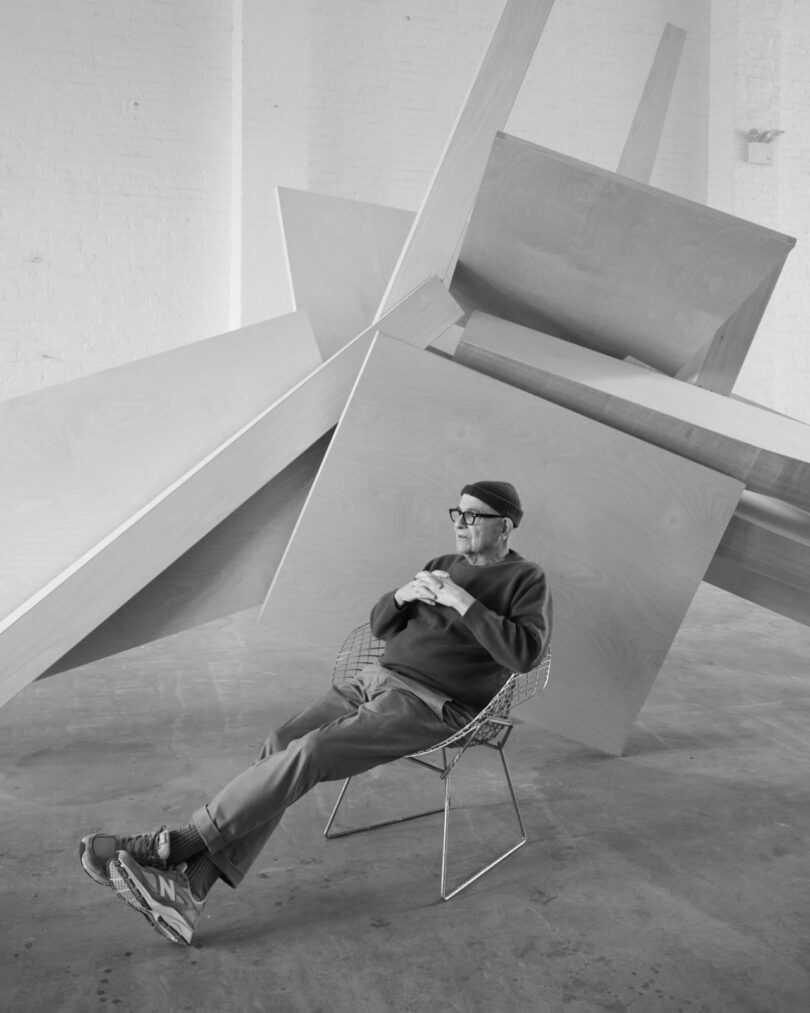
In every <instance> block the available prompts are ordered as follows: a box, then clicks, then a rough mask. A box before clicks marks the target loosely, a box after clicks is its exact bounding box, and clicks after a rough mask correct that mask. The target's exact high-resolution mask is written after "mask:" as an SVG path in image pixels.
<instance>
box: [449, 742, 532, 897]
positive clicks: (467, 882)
mask: <svg viewBox="0 0 810 1013" xmlns="http://www.w3.org/2000/svg"><path fill="white" fill-rule="evenodd" d="M493 748H497V747H493ZM497 752H498V755H499V756H500V758H501V764H502V765H503V772H504V775H505V777H506V784H507V786H508V788H509V794H510V796H511V798H512V807H513V809H514V811H515V816H516V817H517V822H518V826H519V827H520V840H519V841H518V842H517V844H513V845H512V847H511V848H509V849H508V850H507V851H504V853H503V854H502V855H500V856H499V857H498V858H496V859H494V860H493V861H491V862H490V863H489V864H488V865H485V866H484V868H483V869H480V870H479V871H478V872H476V873H475V874H474V875H472V876H470V877H469V878H468V879H465V880H464V882H463V883H460V884H459V885H458V886H456V887H455V888H454V889H452V890H449V891H448V889H447V858H448V850H449V849H448V838H449V828H450V777H451V774H448V775H447V777H446V778H445V781H444V831H443V834H442V877H441V887H440V889H441V896H442V900H450V898H451V897H455V896H456V894H458V893H461V891H462V890H464V889H465V888H466V887H468V886H470V884H471V883H474V882H475V881H476V880H477V879H480V878H481V876H483V875H484V874H485V873H487V872H489V870H490V869H494V868H495V866H496V865H499V864H500V863H501V862H502V861H503V860H504V859H505V858H508V857H509V856H510V855H512V854H514V853H515V852H516V851H517V850H518V848H522V847H523V845H524V844H525V843H526V828H525V827H524V825H523V818H522V816H521V815H520V806H519V805H518V800H517V796H516V795H515V789H514V788H513V787H512V778H511V777H510V776H509V767H508V766H507V764H506V756H505V755H504V752H503V749H500V748H498V749H497Z"/></svg>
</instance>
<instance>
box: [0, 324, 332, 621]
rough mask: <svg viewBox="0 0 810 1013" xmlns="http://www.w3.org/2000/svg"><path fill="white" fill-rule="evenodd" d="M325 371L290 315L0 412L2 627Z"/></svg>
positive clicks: (304, 328)
mask: <svg viewBox="0 0 810 1013" xmlns="http://www.w3.org/2000/svg"><path fill="white" fill-rule="evenodd" d="M320 362H321V356H320V353H319V351H318V348H317V345H316V343H315V340H314V337H313V335H312V331H311V329H310V327H309V324H308V321H307V318H306V314H304V313H297V314H290V315H289V316H285V317H280V318H278V319H277V320H275V321H268V322H266V323H263V324H257V325H255V326H253V327H247V328H244V329H242V330H241V331H235V332H232V333H230V334H225V335H220V336H218V337H216V338H211V339H208V340H206V341H200V342H194V343H192V344H190V345H185V346H183V347H181V348H177V349H173V350H172V351H170V352H165V353H163V354H160V355H154V356H150V357H148V358H144V359H140V360H138V361H136V362H132V363H129V364H127V365H125V366H119V367H116V368H115V369H109V370H105V371H103V372H101V373H95V374H93V375H91V376H87V377H83V378H82V379H80V380H75V381H73V382H71V383H65V384H61V385H59V386H57V387H50V388H47V389H45V390H42V391H38V392H36V393H34V394H30V395H25V396H23V397H19V398H14V399H12V400H9V401H4V402H3V403H2V404H0V427H2V433H3V440H2V445H1V446H0V543H1V544H2V550H1V551H0V629H2V628H3V625H2V623H3V620H4V619H5V618H6V617H8V616H9V615H10V614H11V613H13V612H14V610H15V609H17V608H19V607H20V606H21V605H22V604H23V603H24V602H26V601H28V600H29V599H30V598H31V597H32V596H34V595H36V594H37V593H38V592H39V591H41V590H42V589H43V588H45V587H46V586H47V585H48V584H49V582H50V581H53V580H56V579H58V578H59V575H60V574H61V573H63V572H64V571H65V570H66V569H67V568H68V567H70V566H71V565H72V564H74V563H75V562H76V560H78V559H79V558H80V557H81V556H82V555H83V554H84V553H86V552H89V551H92V550H93V547H94V546H96V545H97V544H99V543H100V542H101V541H102V540H103V539H104V538H106V537H108V536H110V535H111V534H112V533H113V532H114V531H115V530H116V529H117V528H118V527H119V526H120V525H121V524H124V523H126V522H127V521H128V520H129V519H130V518H131V517H132V516H133V515H134V514H136V513H137V512H138V511H139V510H141V509H143V508H145V507H146V506H147V505H148V504H149V503H150V502H151V501H152V500H153V499H154V498H155V497H157V496H160V495H161V494H162V493H164V492H165V490H167V489H168V488H169V487H170V486H171V485H172V484H173V483H174V482H176V481H177V480H178V479H180V478H181V477H182V476H183V475H184V474H185V473H186V472H188V471H189V470H190V469H192V468H194V467H195V466H197V465H198V464H199V463H200V461H202V460H203V459H204V458H205V457H206V456H207V455H208V454H210V453H211V452H212V451H214V450H216V448H217V447H218V446H219V445H220V444H221V443H222V442H223V441H224V440H226V439H227V438H228V437H230V436H232V435H233V433H235V432H237V431H238V430H239V429H240V428H241V427H242V426H243V425H245V423H247V422H249V421H250V420H251V419H252V418H253V417H255V416H256V415H258V414H259V413H260V412H261V411H263V410H264V409H265V408H266V407H267V405H268V404H272V403H273V402H274V401H275V400H276V399H277V398H279V397H281V396H282V395H283V394H285V393H287V391H288V390H289V389H290V388H291V387H293V386H294V385H295V384H296V383H298V382H299V381H300V380H302V379H303V378H304V377H305V376H307V375H308V374H309V373H311V372H312V371H313V370H314V369H316V368H317V366H318V365H319V364H320ZM202 533H203V532H201V534H202ZM169 561H170V560H167V562H169Z"/></svg>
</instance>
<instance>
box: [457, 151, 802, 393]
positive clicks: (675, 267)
mask: <svg viewBox="0 0 810 1013" xmlns="http://www.w3.org/2000/svg"><path fill="white" fill-rule="evenodd" d="M793 242H794V241H793V240H792V239H791V238H790V237H788V236H784V235H782V234H780V233H778V232H773V231H771V230H770V229H765V228H762V227H761V226H758V225H753V224H751V223H750V222H745V221H742V220H741V219H739V218H734V217H732V216H731V215H726V214H723V213H721V212H719V211H715V210H713V209H712V208H708V207H705V206H703V205H700V204H695V203H693V202H691V201H687V200H685V199H683V198H680V197H675V196H673V195H672V194H667V193H664V192H663V191H660V190H656V189H654V188H653V187H650V186H646V185H645V184H643V183H637V182H635V181H633V180H629V179H626V178H625V177H623V176H619V175H618V174H616V173H611V172H607V171H606V170H603V169H598V168H596V167H595V166H592V165H588V164H586V163H584V162H578V161H576V160H575V159H572V158H569V157H567V156H565V155H561V154H559V153H558V152H554V151H550V150H548V149H546V148H541V147H539V146H537V145H533V144H530V143H529V142H528V141H521V140H518V139H516V138H513V137H507V136H505V135H502V134H501V135H499V136H498V137H497V138H496V140H495V143H494V145H493V149H492V154H491V157H490V161H489V164H488V166H487V171H486V175H485V177H484V180H483V182H482V184H481V189H480V192H479V195H478V198H477V200H476V203H475V207H474V209H473V213H472V216H471V219H470V224H469V227H468V229H467V232H466V235H465V239H464V243H463V246H462V249H461V256H460V259H459V263H458V266H457V269H456V272H455V275H454V277H453V282H452V286H451V290H452V291H453V293H454V294H455V295H456V296H457V298H458V299H459V301H460V302H461V303H462V304H463V305H465V306H468V307H471V308H474V309H481V310H484V311H486V312H488V313H492V314H493V315H494V316H499V317H503V318H504V319H507V320H511V321H513V322H514V323H519V324H524V325H526V326H528V327H532V328H533V329H535V330H539V331H544V332H545V333H548V334H552V335H554V336H556V337H560V338H564V339H566V340H567V341H572V342H574V343H576V344H580V345H584V346H586V347H589V348H593V349H594V350H596V351H601V352H604V353H606V354H608V355H612V356H615V357H617V358H622V359H623V358H626V357H628V356H632V357H634V358H636V359H638V360H639V361H641V362H645V363H647V364H649V365H650V366H653V367H654V368H656V369H659V370H661V371H663V372H665V373H668V374H669V375H675V374H676V373H677V372H678V371H679V370H680V369H682V368H683V367H684V366H685V365H687V364H688V363H690V362H692V361H694V360H695V357H698V358H699V359H700V361H701V362H702V361H703V360H704V359H705V358H706V356H707V355H708V351H709V349H710V346H711V344H712V342H713V341H714V339H715V336H716V335H717V334H718V332H719V331H720V329H721V328H722V327H723V326H724V325H725V323H726V321H728V320H729V318H730V317H732V316H733V315H734V314H735V313H737V311H738V310H740V308H741V307H742V306H743V304H744V303H745V302H746V300H747V299H748V298H749V297H750V296H751V295H752V293H754V292H755V291H756V290H757V289H758V287H759V286H761V285H762V284H763V283H764V282H766V281H767V280H768V279H770V278H772V276H773V275H774V272H775V271H778V270H779V268H780V267H781V265H782V263H783V262H784V260H785V258H786V256H787V254H788V252H789V251H790V249H791V248H792V245H793ZM743 317H745V319H746V320H747V321H748V323H747V324H744V321H743ZM755 317H756V314H754V317H748V316H745V314H743V315H742V316H741V317H740V318H739V319H737V321H736V323H737V325H738V326H737V327H736V328H735V329H734V331H733V334H732V335H731V336H730V340H732V341H735V342H742V343H743V345H744V346H745V348H746V349H747V347H748V342H749V341H750V338H751V330H752V328H753V326H755ZM733 361H734V357H733V355H731V353H726V365H728V364H729V363H732V362H733ZM722 380H723V383H724V384H726V383H727V382H728V370H727V369H724V370H723V371H722Z"/></svg>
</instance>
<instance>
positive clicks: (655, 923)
mask: <svg viewBox="0 0 810 1013" xmlns="http://www.w3.org/2000/svg"><path fill="white" fill-rule="evenodd" d="M255 618H256V617H255V615H254V614H252V613H251V614H244V615H241V616H238V617H235V618H233V619H229V620H224V621H221V622H215V623H211V624H209V625H207V626H205V627H202V628H200V629H198V630H195V631H193V632H190V633H186V634H180V635H178V636H175V637H172V638H169V639H167V640H165V641H163V642H161V643H157V644H152V645H149V646H148V647H144V648H136V649H135V650H133V651H130V652H128V653H126V654H122V655H119V656H118V657H116V658H113V659H107V660H104V661H100V662H96V663H94V664H92V665H89V666H87V667H85V668H83V669H79V670H75V671H73V672H69V673H64V674H62V675H58V676H55V677H53V678H50V679H47V680H43V681H41V682H39V683H36V684H34V685H33V686H31V687H29V688H28V689H27V690H25V691H24V692H23V693H22V694H20V696H18V697H17V698H16V699H15V700H14V701H12V702H11V703H10V704H8V705H7V706H6V707H5V708H3V709H2V710H0V794H2V801H3V833H2V840H1V842H0V863H1V865H0V870H1V872H2V881H1V882H0V890H1V891H2V893H1V894H0V897H1V898H2V899H1V900H0V931H2V948H0V1010H2V1011H3V1013H12V1011H14V1013H17V1011H28V1010H32V1011H33V1010H36V1011H44V1010H48V1011H51V1010H54V1011H55V1010H58V1011H81V1013H86V1011H88V1010H94V1009H102V1008H107V1009H115V1010H118V1011H120V1013H129V1011H139V1013H143V1011H163V1010H172V1011H174V1010H205V1011H208V1010H211V1011H232V1010H233V1011H236V1010H239V1011H243V1010H245V1011H247V1010H257V1011H271V1013H292V1011H296V1013H298V1011H300V1013H321V1011H323V1013H332V1011H336V1013H343V1011H345V1013H365V1011H368V1013H386V1011H395V1013H422V1011H453V1013H466V1011H482V1013H484V1011H486V1013H490V1011H493V1013H500V1011H504V1013H505V1011H510V1013H512V1011H517V1013H521V1011H527V1013H528V1011H551V1013H558V1011H565V1013H590V1011H605V1010H608V1011H624V1010H631V1011H633V1013H653V1011H666V1013H718V1011H728V1013H741V1011H758V1013H781V1011H784V1013H806V1011H807V1010H810V946H809V945H808V944H810V904H809V903H808V901H809V900H810V887H808V883H810V856H809V855H808V847H807V844H808V838H810V804H808V800H809V797H810V779H809V778H808V760H809V759H810V732H809V731H808V716H809V715H810V673H809V672H808V658H810V630H809V629H807V628H805V627H802V626H799V625H797V624H795V623H791V622H789V621H787V620H782V619H780V618H779V617H777V616H774V615H771V614H770V613H768V612H765V611H763V610H761V609H758V608H756V607H755V606H752V605H748V604H747V603H745V602H743V601H741V600H739V599H736V598H732V597H730V596H728V595H726V594H724V593H723V592H721V591H718V590H716V589H715V588H712V587H709V586H706V585H704V586H702V587H701V588H700V591H699V593H698V595H697V597H696V599H695V602H694V603H693V606H692V608H691V609H690V612H689V614H688V616H687V621H686V623H685V624H684V627H683V629H682V631H681V633H680V634H679V636H678V639H677V640H676V643H675V645H674V646H673V649H672V651H671V653H670V655H669V657H668V659H667V662H666V665H665V667H664V670H663V671H662V673H661V675H660V676H659V678H658V681H657V682H656V685H655V687H654V689H653V691H652V693H651V694H650V696H649V698H648V701H647V703H646V705H645V707H644V710H643V711H642V714H641V716H640V720H639V722H638V723H637V725H636V727H635V729H634V731H633V734H632V736H631V738H630V741H629V743H628V748H627V750H626V753H625V755H624V756H622V757H621V758H618V759H616V758H609V757H604V756H602V755H598V754H596V753H594V752H593V751H591V750H588V749H585V748H583V747H581V746H578V745H576V744H575V743H572V742H568V741H566V740H564V739H562V738H557V737H553V736H549V735H547V734H541V733H540V732H538V731H537V730H536V729H535V728H533V726H532V708H535V707H539V706H541V705H542V702H541V699H540V698H538V699H536V700H535V701H533V702H532V703H530V704H528V705H526V706H525V708H523V709H522V711H518V715H519V716H521V717H522V718H523V721H522V723H521V724H520V726H519V727H518V729H517V731H516V732H515V735H514V736H513V739H512V742H511V743H510V747H509V748H510V755H511V766H512V770H513V775H514V779H515V783H516V786H517V790H518V793H519V795H520V798H521V800H522V803H523V812H524V817H525V820H526V825H527V829H528V833H529V843H528V844H527V845H526V847H524V848H523V849H522V850H521V851H520V852H518V853H517V854H516V855H515V856H513V857H512V858H510V859H509V860H508V861H507V862H506V863H504V864H503V865H502V866H500V867H499V868H498V869H496V870H494V871H493V872H491V873H490V874H489V875H488V876H487V877H485V878H484V879H483V880H481V881H480V882H479V883H477V884H475V885H473V886H472V887H471V888H470V889H469V890H467V891H466V892H465V893H463V894H461V895H460V896H459V897H458V898H456V899H454V900H451V901H449V902H447V903H444V902H442V901H441V900H439V898H438V859H439V845H440V826H439V823H438V822H437V820H438V817H430V818H429V819H427V820H421V821H416V822H413V823H408V824H404V825H401V826H398V827H393V828H388V829H384V830H378V831H375V832H373V833H370V834H365V835H361V836H359V837H352V838H348V839H343V840H338V841H325V840H324V838H323V837H322V836H321V830H322V827H323V824H324V821H325V819H326V816H327V815H328V812H329V810H330V808H331V805H332V802H333V800H334V798H335V795H336V786H335V785H321V786H319V787H318V788H317V789H315V791H313V792H312V793H311V794H310V795H309V796H307V797H306V798H305V799H303V800H302V801H301V802H299V803H298V804H297V805H296V806H294V807H293V808H292V809H291V810H290V811H289V812H288V814H287V816H286V818H285V821H284V822H283V823H282V826H281V828H280V829H279V831H278V833H277V834H276V836H275V837H274V838H273V840H272V841H271V843H270V845H269V846H268V848H267V849H266V851H265V853H264V854H263V855H262V856H261V858H260V859H259V861H258V862H257V864H256V866H254V869H253V870H252V872H251V874H250V876H249V877H248V879H247V880H246V881H245V883H244V884H243V886H242V887H241V888H240V889H239V890H237V891H232V890H230V889H228V888H227V887H224V886H223V885H222V884H219V885H218V886H217V887H216V888H215V889H214V891H213V892H212V894H211V896H210V898H209V901H208V905H207V907H206V910H205V913H204V916H203V918H202V920H201V922H200V925H199V929H198V933H197V936H196V937H195V941H194V943H193V945H192V946H191V947H188V948H184V947H179V946H174V945H172V944H171V943H169V942H167V941H166V940H164V939H163V938H162V937H161V936H159V935H158V934H157V933H156V932H154V931H153V930H151V929H150V927H149V926H148V925H147V923H146V922H145V920H144V919H142V918H141V917H140V916H139V915H138V914H137V913H136V912H134V911H132V910H131V909H130V908H128V907H127V906H126V905H125V904H123V903H122V902H121V901H120V900H118V899H117V898H116V897H115V896H114V895H113V893H112V892H111V891H108V890H105V889H102V888H101V887H99V886H97V885H96V884H94V883H93V882H92V881H91V880H90V879H89V878H88V877H87V876H85V874H84V873H83V871H82V869H81V867H80V866H79V863H78V860H77V843H78V840H79V837H80V836H81V835H82V834H83V833H87V832H90V831H92V830H97V829H102V828H104V829H109V830H114V831H118V832H125V831H128V830H137V829H142V828H144V827H150V826H156V825H158V824H160V823H161V822H164V821H168V822H170V823H172V822H176V821H180V820H185V818H187V817H188V815H189V814H190V812H191V811H192V809H194V808H195V807H196V806H197V805H198V804H199V803H200V802H201V801H203V800H205V798H206V797H207V796H208V795H210V794H211V793H212V792H213V791H214V790H215V789H216V788H217V787H218V786H219V784H220V783H222V782H223V781H224V780H225V779H227V778H228V777H230V776H231V775H232V774H234V773H236V772H237V771H238V770H239V769H240V768H241V767H242V766H243V765H245V764H246V763H247V762H249V761H250V759H251V758H252V757H253V755H254V753H255V752H256V750H257V749H258V747H259V744H260V742H261V741H262V739H263V738H264V736H265V734H266V732H267V730H269V728H270V726H271V725H272V724H274V723H275V722H276V721H278V720H281V719H282V718H284V717H285V716H286V715H288V714H289V713H291V712H292V711H293V710H295V709H297V707H298V706H299V705H300V704H303V703H304V702H305V701H306V700H308V699H309V698H310V697H311V696H312V694H313V693H314V692H315V691H316V689H317V688H318V686H319V685H320V683H321V682H322V680H323V679H324V678H325V676H324V674H323V673H321V672H317V671H312V670H309V671H307V670H306V666H304V668H303V670H302V669H301V668H299V669H298V670H297V671H295V672H292V671H290V670H289V669H290V666H289V665H288V664H285V657H284V652H282V651H280V650H279V648H278V645H274V644H271V643H269V642H268V641H267V635H266V633H263V630H262V627H261V626H258V625H256V622H255ZM553 675H554V677H555V678H558V679H564V678H565V672H564V671H560V670H559V669H557V670H556V671H555V672H554V673H553ZM472 759H473V762H472V765H471V769H470V771H469V772H468V773H467V774H466V775H465V780H464V782H463V784H462V790H461V792H460V801H462V802H463V801H465V800H469V799H470V797H471V787H470V784H471V781H470V778H473V779H475V778H476V777H477V780H478V781H479V782H480V786H479V787H478V789H477V790H476V792H475V794H474V796H472V797H473V800H474V801H475V805H474V807H473V808H472V809H471V810H466V809H465V810H461V811H459V812H458V813H457V820H458V822H457V824H456V825H455V826H454V829H455V830H456V831H457V837H456V841H457V848H458V849H457V857H458V859H459V861H460V862H461V864H462V866H464V865H465V863H467V862H469V861H471V860H473V859H475V858H476V857H481V856H486V855H487V854H488V851H487V848H489V847H492V846H495V845H497V843H498V841H500V840H501V839H505V835H508V833H509V832H510V827H509V826H508V824H507V823H506V822H505V821H506V820H507V818H508V815H509V814H508V809H507V807H506V806H505V805H504V804H502V802H501V796H500V795H499V794H498V792H497V785H496V782H495V780H494V774H493V771H494V769H495V768H494V767H491V766H489V764H490V762H491V761H495V762H497V757H495V756H494V755H493V754H490V753H489V752H487V751H485V750H478V751H477V753H476V754H475V756H474V757H472ZM438 792H439V786H438V784H437V783H436V784H434V783H433V781H432V777H431V775H429V774H423V773H421V772H419V771H418V770H416V769H415V768H413V767H412V765H409V764H396V765H394V766H393V767H391V768H386V769H384V770H381V771H378V772H375V774H373V775H370V776H369V779H368V781H367V782H366V791H365V792H361V793H360V795H359V796H358V797H359V799H360V801H361V802H362V804H363V805H367V806H370V807H372V808H376V809H377V810H379V811H382V810H383V809H385V806H386V805H388V806H389V807H390V806H391V805H392V804H396V805H407V804H409V803H412V804H414V805H418V804H419V799H420V798H422V797H430V798H432V797H434V793H438ZM362 815H363V814H362V813H358V818H362Z"/></svg>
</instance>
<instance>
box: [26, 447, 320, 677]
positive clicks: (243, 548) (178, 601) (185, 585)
mask: <svg viewBox="0 0 810 1013" xmlns="http://www.w3.org/2000/svg"><path fill="white" fill-rule="evenodd" d="M328 443H329V436H328V435H327V436H324V437H322V438H321V439H320V440H318V441H317V442H316V443H315V444H313V445H312V446H311V447H310V448H309V449H308V450H305V451H304V453H303V454H301V456H300V457H298V458H296V460H295V461H293V462H292V464H289V465H288V466H287V467H286V468H285V469H284V470H283V471H282V472H281V473H280V474H279V475H277V476H276V477H275V478H273V479H272V480H271V481H270V482H268V483H267V485H266V486H264V487H263V488H262V489H260V490H259V491H258V492H257V493H256V494H255V495H253V496H251V497H250V499H249V500H248V501H247V502H246V503H244V504H243V505H242V506H241V507H239V508H238V509H237V510H235V511H234V512H233V513H232V514H230V516H228V517H226V518H225V520H224V521H222V522H221V523H220V524H218V525H217V526H216V527H215V528H214V529H213V531H210V532H209V533H208V534H207V535H205V536H204V537H203V538H202V539H200V541H199V542H197V544H196V545H193V546H192V547H191V548H190V549H189V550H188V552H185V553H183V555H182V556H181V557H180V558H179V559H178V560H176V562H174V563H172V564H171V566H169V567H168V568H167V569H166V570H164V571H163V573H161V574H160V575H159V576H158V577H156V578H155V579H154V580H153V581H151V583H149V584H147V586H146V587H145V588H143V590H141V591H139V592H138V593H137V594H136V595H135V596H134V597H133V598H130V600H129V601H128V602H126V604H125V605H122V606H121V608H120V609H118V610H117V611H116V612H114V613H113V614H112V615H111V616H110V617H109V619H107V620H105V622H103V623H102V624H101V626H99V627H98V628H97V629H95V630H93V632H92V633H91V634H89V636H87V637H85V638H84V639H83V640H82V641H81V642H80V643H78V644H76V646H75V647H74V648H73V649H72V650H70V651H68V653H67V654H66V655H64V656H63V657H62V658H60V659H59V661H57V662H56V664H55V665H53V666H52V667H51V668H50V669H48V671H47V672H45V673H44V675H55V674H56V673H57V672H63V671H66V670H67V669H71V668H76V667H77V666H79V665H86V664H88V663H89V662H91V661H96V660H97V659H98V658H106V657H109V656H110V655H112V654H117V653H119V652H120V651H126V650H129V649H130V648H132V647H136V646H138V645H139V644H146V643H150V642H151V641H153V640H158V639H160V638H161V637H167V636H170V635H171V634H173V633H179V632H180V631H181V630H187V629H191V628H193V627H195V626H199V625H200V624H201V623H205V622H209V621H211V620H212V619H219V618H221V617H222V616H228V615H232V614H233V613H235V612H240V611H242V610H244V609H249V608H253V607H255V606H257V605H260V604H261V603H262V601H263V600H264V597H265V595H266V594H267V588H268V587H269V586H270V583H271V582H272V580H273V576H274V575H275V572H276V567H277V566H278V563H279V561H280V559H281V557H282V554H283V552H284V549H285V548H286V546H287V542H288V541H289V539H290V535H291V534H292V532H293V529H294V527H295V523H296V521H297V520H298V515H299V514H300V512H301V508H302V507H303V505H304V501H305V500H306V497H307V494H308V493H309V490H310V488H311V486H312V482H313V480H314V478H315V475H316V474H317V471H318V468H319V467H320V464H321V461H322V460H323V455H324V453H325V452H326V447H327V446H328Z"/></svg>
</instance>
